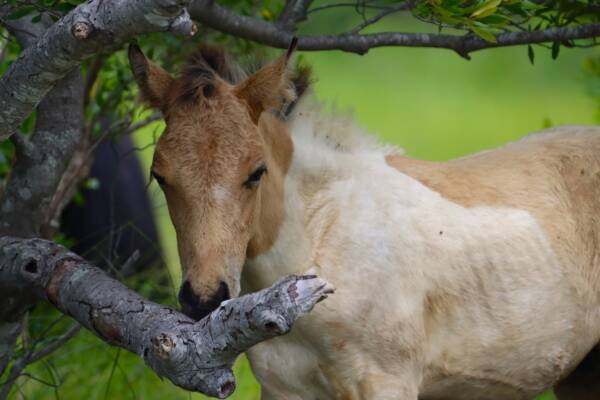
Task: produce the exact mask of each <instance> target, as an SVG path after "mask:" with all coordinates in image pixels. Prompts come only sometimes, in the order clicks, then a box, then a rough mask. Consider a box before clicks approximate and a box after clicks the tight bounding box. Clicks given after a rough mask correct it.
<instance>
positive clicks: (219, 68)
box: [172, 45, 312, 115]
mask: <svg viewBox="0 0 600 400" xmlns="http://www.w3.org/2000/svg"><path fill="white" fill-rule="evenodd" d="M311 72H312V71H311V68H310V67H309V66H307V65H303V64H299V65H297V67H296V69H295V71H294V72H293V73H292V76H291V80H292V84H293V86H294V89H295V92H296V95H297V98H298V99H299V98H300V97H302V95H303V94H304V93H305V92H306V90H307V89H308V87H309V86H310V84H311V83H312V78H311ZM215 77H220V78H221V79H223V80H225V81H226V82H228V83H230V84H233V85H235V84H237V83H240V82H241V81H243V80H244V79H245V78H246V77H247V75H246V73H245V72H244V71H243V70H242V68H241V67H240V66H239V65H238V64H237V63H236V62H235V61H233V60H232V59H231V58H230V57H229V55H228V54H227V52H225V50H223V48H221V47H219V46H211V45H201V46H200V47H199V48H198V50H196V51H195V52H194V53H192V54H191V56H190V57H188V59H187V61H186V63H185V64H184V66H183V69H182V70H181V74H180V77H179V79H178V80H177V83H176V85H175V89H174V92H172V95H173V97H172V98H173V99H174V100H175V101H176V102H182V103H192V102H197V101H199V99H200V97H201V96H205V97H209V96H210V94H211V93H212V92H213V89H214V86H213V85H214V80H215ZM295 105H296V101H294V102H292V103H291V104H289V105H288V106H287V108H286V110H284V114H285V115H288V114H289V113H290V112H291V111H292V109H293V108H294V106H295Z"/></svg>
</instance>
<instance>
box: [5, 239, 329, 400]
mask: <svg viewBox="0 0 600 400" xmlns="http://www.w3.org/2000/svg"><path fill="white" fill-rule="evenodd" d="M0 290H2V291H3V292H5V291H13V292H14V291H15V290H17V291H21V292H22V293H34V294H35V295H36V297H37V298H40V299H45V300H48V301H49V302H50V303H51V304H53V305H54V306H55V307H56V308H58V309H59V310H61V311H62V312H63V313H65V314H67V315H70V316H72V317H73V318H74V319H75V320H77V321H78V322H79V323H80V324H81V325H83V326H84V327H86V328H87V329H89V330H91V331H92V332H94V333H95V334H96V335H98V336H99V337H100V338H102V339H103V340H105V341H107V342H108V343H111V344H113V345H116V346H120V347H123V348H125V349H127V350H129V351H132V352H134V353H136V354H139V355H140V356H141V357H142V358H143V359H144V361H145V362H146V364H147V365H148V366H149V367H151V368H152V369H153V370H154V371H156V373H157V374H158V375H160V376H163V377H167V378H168V379H169V380H171V381H172V382H173V383H174V384H176V385H178V386H180V387H182V388H184V389H187V390H193V391H198V392H202V393H205V394H208V395H210V396H215V397H218V398H225V397H228V396H229V395H230V394H231V393H233V391H234V389H235V381H234V376H233V373H232V370H231V367H232V364H233V362H234V360H235V359H236V358H237V356H238V355H239V354H240V353H242V352H244V351H245V350H247V349H248V348H250V347H252V346H253V345H255V344H257V343H259V342H262V341H264V340H267V339H269V338H272V337H274V336H278V335H283V334H285V333H286V332H288V331H289V330H290V329H291V327H292V324H293V323H294V322H295V321H296V320H297V319H298V318H299V317H301V316H303V315H305V314H307V313H308V312H309V311H310V310H311V309H312V308H313V307H314V305H315V304H316V303H317V302H319V301H320V300H322V299H324V298H326V297H327V295H328V294H329V293H332V292H333V288H332V286H331V285H329V284H328V283H327V282H326V281H324V280H323V279H320V278H317V277H315V276H290V277H287V278H284V279H282V280H280V281H279V282H277V283H276V284H275V285H273V286H272V287H270V288H268V289H265V290H262V291H260V292H257V293H253V294H249V295H246V296H243V297H240V298H237V299H233V300H229V301H227V302H225V303H223V304H222V305H221V306H220V307H219V308H218V309H217V310H215V311H214V312H213V313H212V314H210V315H209V316H207V317H206V318H204V319H203V320H201V321H199V322H194V321H192V320H191V319H189V318H188V317H186V316H184V315H183V314H180V313H179V312H177V311H174V310H172V309H170V308H168V307H165V306H162V305H159V304H156V303H152V302H150V301H148V300H146V299H145V298H143V297H141V296H140V295H138V294H137V293H135V292H134V291H132V290H130V289H128V288H126V287H125V286H124V285H122V284H121V283H120V282H118V281H116V280H114V279H112V278H110V277H109V276H108V275H107V274H106V273H104V272H103V271H102V270H100V269H98V268H96V267H94V266H92V265H90V264H89V263H87V262H86V261H85V260H84V259H82V258H81V257H79V256H77V255H76V254H73V253H71V252H69V251H68V250H66V249H65V248H63V247H62V246H60V245H57V244H55V243H52V242H49V241H45V240H41V239H16V238H10V237H3V238H0Z"/></svg>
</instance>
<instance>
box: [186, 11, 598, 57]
mask: <svg viewBox="0 0 600 400" xmlns="http://www.w3.org/2000/svg"><path fill="white" fill-rule="evenodd" d="M188 9H189V11H190V14H191V16H192V18H194V19H195V20H197V21H199V22H201V23H202V24H204V25H206V26H209V27H211V28H213V29H215V30H218V31H221V32H225V33H229V34H231V35H234V36H238V37H241V38H245V39H249V40H253V41H255V42H258V43H262V44H266V45H268V46H271V47H278V48H281V49H286V48H287V47H288V46H289V44H290V41H291V40H292V38H293V36H294V34H293V32H292V31H290V30H289V29H283V28H282V27H281V26H280V25H278V24H274V23H270V22H267V21H263V20H260V19H258V18H254V17H249V16H244V15H239V14H237V13H235V12H233V11H231V10H229V9H227V8H226V7H223V6H221V5H219V4H216V3H215V2H214V1H212V0H192V2H191V3H190V5H189V7H188ZM597 36H600V23H588V24H582V25H578V26H569V27H561V28H550V29H545V30H540V31H531V32H529V31H520V32H507V33H501V34H499V35H497V36H496V43H493V42H488V41H486V40H484V39H481V38H480V37H478V36H476V35H474V34H471V33H468V34H465V35H449V34H435V33H402V32H382V33H372V34H359V33H342V34H339V35H321V36H300V37H299V40H298V49H299V50H309V51H316V50H344V51H348V52H352V53H358V54H365V53H366V52H368V51H369V50H370V49H372V48H376V47H383V46H404V47H433V48H441V49H449V50H454V51H456V52H457V53H458V54H460V55H461V56H462V57H465V58H468V57H469V53H471V52H473V51H477V50H483V49H489V48H494V47H506V46H516V45H522V44H536V43H546V42H554V41H560V42H562V41H569V40H577V39H590V38H594V37H597Z"/></svg>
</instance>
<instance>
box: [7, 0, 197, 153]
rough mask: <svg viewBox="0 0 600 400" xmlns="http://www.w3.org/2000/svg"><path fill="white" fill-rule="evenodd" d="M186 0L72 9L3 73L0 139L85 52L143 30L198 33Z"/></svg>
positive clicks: (106, 2)
mask: <svg viewBox="0 0 600 400" xmlns="http://www.w3.org/2000/svg"><path fill="white" fill-rule="evenodd" d="M186 4H187V0H136V1H130V0H90V1H86V2H84V3H83V4H81V5H79V6H78V7H77V8H75V9H74V10H72V11H71V12H69V13H68V14H67V15H65V16H64V17H63V18H61V19H60V20H59V21H58V22H56V23H55V24H54V25H52V26H51V27H50V28H49V29H48V30H47V31H46V32H45V34H44V35H43V36H42V37H41V38H40V39H39V40H38V41H37V43H36V44H35V45H33V46H30V47H29V48H27V49H26V50H25V51H23V53H22V54H21V56H20V57H19V58H18V59H17V60H16V61H15V62H14V63H13V64H12V65H11V67H10V68H9V70H8V71H7V72H6V73H5V74H4V75H3V76H2V78H0V141H2V140H4V139H6V138H7V137H9V136H10V135H11V134H12V133H13V132H14V131H15V130H16V129H17V127H18V126H19V125H20V124H21V123H22V122H23V120H24V119H25V118H26V117H27V116H28V115H29V114H30V113H31V112H32V111H33V109H34V108H35V107H36V106H37V104H38V103H39V102H40V101H41V99H42V98H43V97H44V95H45V94H46V93H47V92H48V91H50V89H52V87H53V86H54V85H55V84H56V83H57V82H58V81H59V80H61V79H62V78H63V77H64V76H65V75H67V74H68V73H69V72H70V71H71V70H73V69H74V68H76V67H77V66H79V64H80V63H81V62H82V61H83V60H84V59H85V58H86V57H89V56H91V55H93V54H95V53H97V52H99V51H100V50H102V49H105V48H111V47H114V46H115V45H118V44H120V43H122V42H123V41H126V40H129V39H131V38H132V37H134V36H135V35H138V34H142V33H149V32H156V31H172V32H177V33H184V34H188V35H189V34H193V33H195V31H196V27H195V26H194V24H193V23H192V21H191V19H190V18H189V14H188V13H187V11H186V10H185V8H184V7H185V5H186Z"/></svg>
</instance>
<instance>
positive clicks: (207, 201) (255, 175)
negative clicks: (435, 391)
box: [129, 46, 294, 318]
mask: <svg viewBox="0 0 600 400" xmlns="http://www.w3.org/2000/svg"><path fill="white" fill-rule="evenodd" d="M290 53H291V52H288V53H287V54H285V55H284V56H282V57H280V58H279V59H277V60H276V61H274V62H273V63H271V64H268V65H266V66H265V67H263V68H262V69H260V70H259V71H258V72H256V73H255V74H253V75H252V76H250V77H247V78H245V77H244V76H243V74H241V73H240V72H239V71H240V70H239V68H238V67H237V66H235V64H233V63H231V61H230V60H229V58H228V57H227V55H226V54H225V53H224V52H223V51H222V50H220V49H218V48H215V47H202V48H201V49H200V51H199V52H198V53H196V54H195V55H193V56H192V57H191V58H190V61H189V62H188V63H187V64H186V66H185V67H184V68H183V70H182V73H181V76H180V77H178V78H173V77H172V76H171V75H170V74H169V73H168V72H166V71H165V70H163V69H162V68H160V67H158V66H157V65H155V64H153V63H152V62H150V61H148V60H147V59H146V58H145V56H144V54H143V53H142V52H141V50H140V49H139V48H138V47H137V46H132V47H130V50H129V59H130V63H131V66H132V70H133V73H134V76H135V78H136V80H137V82H138V84H139V86H140V91H141V92H142V97H143V98H144V99H145V100H146V101H147V102H148V103H149V104H150V105H151V106H153V107H156V108H159V109H160V110H161V111H162V112H163V114H164V116H165V120H166V124H167V127H166V130H165V132H164V133H163V135H162V136H161V137H160V139H159V141H158V143H157V145H156V150H155V153H154V160H153V163H152V174H153V175H154V176H155V178H156V179H157V180H158V181H159V183H160V184H161V187H162V189H163V191H164V193H165V197H166V199H167V205H168V208H169V214H170V216H171V220H172V222H173V224H174V226H175V230H176V233H177V243H178V249H179V256H180V259H181V264H182V267H183V279H184V283H183V285H182V289H181V291H180V302H181V303H182V306H183V308H184V311H185V312H186V313H188V314H189V315H190V316H192V317H195V318H200V317H203V316H204V315H205V314H207V313H208V312H209V311H212V309H214V308H216V307H217V306H218V304H219V303H220V302H221V301H222V300H225V299H226V298H228V297H229V296H230V295H233V296H236V295H238V294H239V291H240V275H241V269H242V266H243V264H244V262H245V260H246V257H247V256H255V255H257V254H260V252H262V251H264V250H265V249H266V248H268V247H269V246H270V243H272V242H273V241H274V239H275V237H276V235H277V229H278V227H279V223H280V220H281V218H282V215H283V208H282V207H283V205H282V202H283V177H284V175H285V173H286V171H287V167H288V165H289V162H290V159H291V154H292V143H291V138H290V137H289V133H288V131H287V126H286V124H285V123H284V122H283V121H281V120H279V119H278V118H276V117H275V116H274V115H273V111H280V110H281V108H282V107H283V106H284V105H285V104H286V103H288V102H290V101H291V100H293V98H294V91H293V85H292V83H291V80H290V73H289V67H288V64H289V59H290Z"/></svg>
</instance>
